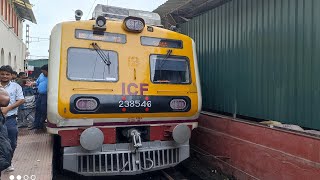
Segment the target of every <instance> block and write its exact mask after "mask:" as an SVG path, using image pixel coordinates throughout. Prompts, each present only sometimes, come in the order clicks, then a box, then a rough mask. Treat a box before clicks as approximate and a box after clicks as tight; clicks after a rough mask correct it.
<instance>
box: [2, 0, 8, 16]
mask: <svg viewBox="0 0 320 180" xmlns="http://www.w3.org/2000/svg"><path fill="white" fill-rule="evenodd" d="M3 5H4V6H3V9H4V11H3V12H4V13H3V14H4V19H5V20H7V19H8V14H7V12H8V3H7V0H4V4H3Z"/></svg>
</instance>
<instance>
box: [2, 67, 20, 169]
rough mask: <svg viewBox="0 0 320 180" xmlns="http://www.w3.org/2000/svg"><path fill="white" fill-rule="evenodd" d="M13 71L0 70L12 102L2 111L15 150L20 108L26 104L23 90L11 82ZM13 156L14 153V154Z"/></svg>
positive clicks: (8, 68) (3, 68)
mask: <svg viewBox="0 0 320 180" xmlns="http://www.w3.org/2000/svg"><path fill="white" fill-rule="evenodd" d="M12 73H13V70H12V68H11V66H2V67H1V68H0V82H1V85H2V86H3V87H4V88H5V90H6V91H7V92H8V94H9V96H10V102H9V105H8V106H7V107H2V108H1V111H2V113H3V114H4V115H5V117H6V122H5V126H6V127H7V130H8V137H9V139H10V141H11V142H10V144H11V147H12V149H13V152H14V150H15V149H16V147H17V139H18V127H17V113H18V107H19V106H20V105H21V104H23V103H24V96H23V92H22V88H21V86H20V85H19V84H17V83H15V82H11V80H12ZM12 156H13V153H12ZM7 170H8V171H13V170H14V168H13V166H10V167H9V168H8V169H7Z"/></svg>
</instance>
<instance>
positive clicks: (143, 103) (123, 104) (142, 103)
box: [119, 100, 152, 108]
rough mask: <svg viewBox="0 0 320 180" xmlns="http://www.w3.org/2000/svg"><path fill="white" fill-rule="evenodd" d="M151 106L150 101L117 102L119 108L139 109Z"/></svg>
mask: <svg viewBox="0 0 320 180" xmlns="http://www.w3.org/2000/svg"><path fill="white" fill-rule="evenodd" d="M151 106H152V102H151V101H140V100H131V101H119V108H123V107H125V108H129V107H131V108H139V107H148V108H150V107H151Z"/></svg>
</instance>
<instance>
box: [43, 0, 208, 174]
mask: <svg viewBox="0 0 320 180" xmlns="http://www.w3.org/2000/svg"><path fill="white" fill-rule="evenodd" d="M81 16H82V12H81V11H79V10H77V11H76V20H75V21H70V22H62V23H59V24H57V25H56V26H55V27H54V28H53V30H52V33H51V36H50V50H49V70H48V72H49V74H48V78H49V80H48V119H47V120H48V122H47V131H48V132H49V133H51V134H54V135H56V136H59V138H60V142H61V143H60V145H59V146H60V148H61V150H62V159H63V160H62V161H63V169H64V170H68V171H72V172H74V173H77V174H81V175H84V176H107V175H133V174H140V173H144V172H149V171H154V170H160V169H164V168H168V167H173V166H175V165H177V164H179V163H180V162H182V161H183V160H185V159H187V158H188V157H189V139H190V136H191V131H192V130H193V129H194V128H196V127H197V125H198V123H197V118H198V116H199V113H200V110H201V99H202V98H201V89H200V78H199V73H198V64H197V56H196V50H195V43H194V41H193V40H192V39H191V38H190V37H188V36H186V35H183V34H180V33H177V32H174V31H171V30H168V29H164V28H162V27H161V21H160V16H159V15H158V14H156V13H151V12H145V11H138V10H132V9H124V8H118V7H112V6H106V5H100V4H99V5H97V7H96V8H95V10H94V13H93V18H92V19H91V20H81Z"/></svg>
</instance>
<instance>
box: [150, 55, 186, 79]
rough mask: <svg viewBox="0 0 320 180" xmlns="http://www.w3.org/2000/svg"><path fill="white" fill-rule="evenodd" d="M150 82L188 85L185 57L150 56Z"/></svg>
mask: <svg viewBox="0 0 320 180" xmlns="http://www.w3.org/2000/svg"><path fill="white" fill-rule="evenodd" d="M150 70H151V73H150V74H151V81H152V82H153V83H167V84H190V83H191V79H190V68H189V61H188V59H187V58H186V57H180V56H170V57H168V58H166V56H164V55H151V56H150Z"/></svg>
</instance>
